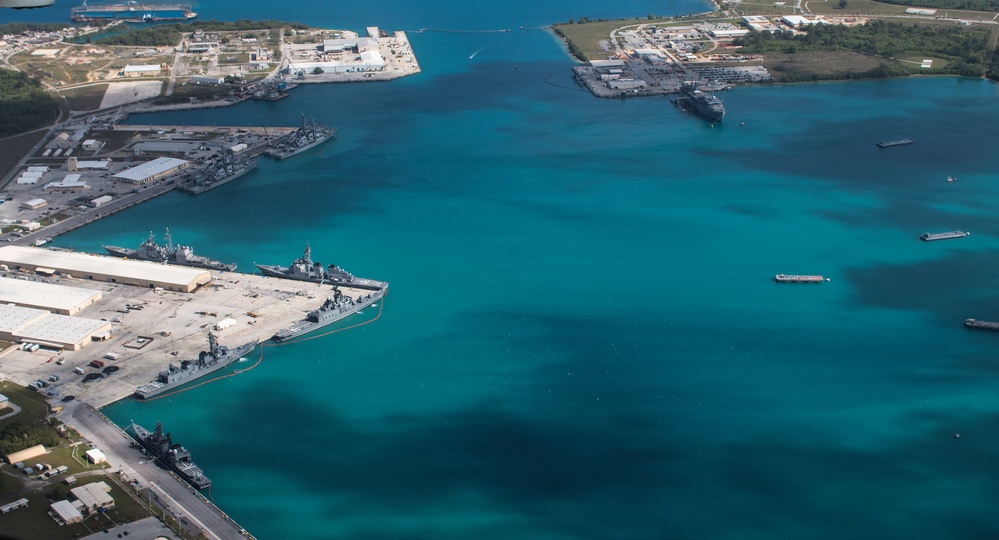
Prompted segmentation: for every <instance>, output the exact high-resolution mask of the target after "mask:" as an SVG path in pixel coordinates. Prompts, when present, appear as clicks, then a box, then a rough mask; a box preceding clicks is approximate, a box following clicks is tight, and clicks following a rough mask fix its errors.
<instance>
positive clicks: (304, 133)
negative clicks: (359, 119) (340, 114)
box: [264, 114, 336, 159]
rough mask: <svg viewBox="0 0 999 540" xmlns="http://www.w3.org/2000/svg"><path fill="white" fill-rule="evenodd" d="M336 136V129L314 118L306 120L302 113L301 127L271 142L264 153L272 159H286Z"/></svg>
mask: <svg viewBox="0 0 999 540" xmlns="http://www.w3.org/2000/svg"><path fill="white" fill-rule="evenodd" d="M334 137H336V129H334V128H332V127H330V126H327V125H320V124H317V123H316V121H315V120H312V121H309V120H306V118H305V115H304V114H303V115H302V127H300V128H298V129H296V130H295V131H293V132H291V133H289V134H288V135H286V136H284V137H282V138H281V139H280V140H278V141H275V142H274V143H272V144H271V147H270V148H269V149H267V150H266V151H265V152H264V153H265V154H267V155H268V156H270V157H272V158H274V159H287V158H290V157H291V156H294V155H297V154H301V153H302V152H305V151H306V150H310V149H312V148H315V147H317V146H319V145H321V144H323V143H324V142H326V141H328V140H330V139H332V138H334Z"/></svg>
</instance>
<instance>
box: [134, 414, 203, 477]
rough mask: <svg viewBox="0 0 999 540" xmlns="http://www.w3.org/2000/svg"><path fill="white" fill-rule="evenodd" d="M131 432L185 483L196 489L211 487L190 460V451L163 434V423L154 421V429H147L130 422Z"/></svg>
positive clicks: (198, 468) (199, 468)
mask: <svg viewBox="0 0 999 540" xmlns="http://www.w3.org/2000/svg"><path fill="white" fill-rule="evenodd" d="M132 432H134V433H135V437H136V439H138V441H139V444H141V445H142V446H143V447H144V448H145V449H146V450H148V451H149V453H150V454H152V455H153V456H154V457H155V458H157V459H158V460H159V461H160V463H162V464H163V465H166V466H167V467H169V468H171V469H173V470H174V471H175V472H176V473H177V474H178V475H180V477H181V478H183V479H184V480H186V481H187V483H189V484H191V485H192V486H194V487H196V488H198V489H205V488H208V487H211V485H212V481H211V480H209V479H208V477H207V476H205V473H204V472H202V471H201V467H198V466H197V465H195V464H194V462H193V461H191V452H189V451H188V450H187V448H184V447H183V446H181V445H179V444H174V443H173V439H172V438H171V437H170V434H169V433H167V434H166V435H164V434H163V424H162V423H161V422H156V431H149V430H148V429H146V428H144V427H142V426H140V425H139V424H136V423H135V422H132Z"/></svg>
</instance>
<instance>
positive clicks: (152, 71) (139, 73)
mask: <svg viewBox="0 0 999 540" xmlns="http://www.w3.org/2000/svg"><path fill="white" fill-rule="evenodd" d="M160 71H162V68H160V66H149V65H141V66H125V69H123V70H122V75H124V76H126V77H146V76H155V75H159V74H160Z"/></svg>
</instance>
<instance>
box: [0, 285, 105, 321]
mask: <svg viewBox="0 0 999 540" xmlns="http://www.w3.org/2000/svg"><path fill="white" fill-rule="evenodd" d="M100 299H101V291H94V290H91V289H81V288H79V287H67V286H65V285H55V284H52V283H45V282H41V281H26V280H23V279H11V278H4V277H0V303H2V304H13V305H16V306H21V307H28V308H36V309H44V310H46V311H50V312H52V313H58V314H61V315H76V314H77V313H79V312H80V311H81V310H82V309H83V308H85V307H87V306H89V305H91V304H94V303H95V302H97V301H98V300H100Z"/></svg>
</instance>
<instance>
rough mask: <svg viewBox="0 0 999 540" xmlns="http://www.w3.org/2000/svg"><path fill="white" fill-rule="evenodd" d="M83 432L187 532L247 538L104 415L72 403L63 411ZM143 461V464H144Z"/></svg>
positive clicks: (214, 539) (217, 539)
mask: <svg viewBox="0 0 999 540" xmlns="http://www.w3.org/2000/svg"><path fill="white" fill-rule="evenodd" d="M63 415H64V416H65V418H64V420H67V421H68V423H69V424H71V425H72V426H73V427H74V428H75V429H76V430H77V431H78V432H79V433H80V435H83V436H84V437H86V438H87V439H89V440H90V441H92V442H93V443H94V444H95V445H96V446H97V448H99V449H100V450H101V451H102V452H104V454H105V455H106V456H107V460H108V464H109V466H110V469H111V470H120V471H121V472H122V475H123V476H124V477H125V478H126V479H127V480H129V481H137V482H138V487H139V489H140V490H143V493H145V491H144V490H146V489H148V495H147V496H148V497H150V498H151V499H152V500H153V501H154V502H158V504H159V505H160V506H161V507H164V508H166V509H167V510H168V511H169V512H171V513H173V514H174V515H175V516H176V517H177V518H178V520H179V521H180V523H181V524H182V525H183V526H184V528H185V530H201V531H204V533H205V536H206V537H207V538H209V539H211V540H230V539H232V540H236V539H245V538H246V535H244V533H243V532H242V529H241V528H240V526H239V525H238V524H236V523H235V522H233V521H231V520H230V519H228V517H227V516H226V515H225V514H223V513H222V511H221V510H219V509H218V507H216V506H215V505H213V504H211V503H210V502H208V500H207V499H205V498H204V497H202V496H201V495H200V494H199V493H198V492H197V491H195V490H194V489H193V488H191V487H190V486H189V485H187V484H186V483H184V482H182V481H180V480H178V479H177V478H176V477H175V476H174V475H173V473H172V472H171V471H169V470H167V469H163V468H160V467H159V466H157V465H156V464H155V463H150V462H148V461H146V456H144V455H142V454H141V453H140V451H139V450H138V448H136V447H135V446H134V445H133V440H132V438H131V437H129V436H128V435H127V434H125V433H124V432H123V431H121V430H120V429H118V427H117V426H115V425H114V424H112V423H111V422H110V421H108V420H107V418H105V417H104V415H103V414H101V413H100V412H98V411H97V410H95V409H94V408H93V407H91V406H89V405H86V404H84V403H80V402H72V403H70V404H69V405H68V406H67V407H66V409H65V410H64V411H63ZM140 462H141V463H140Z"/></svg>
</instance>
